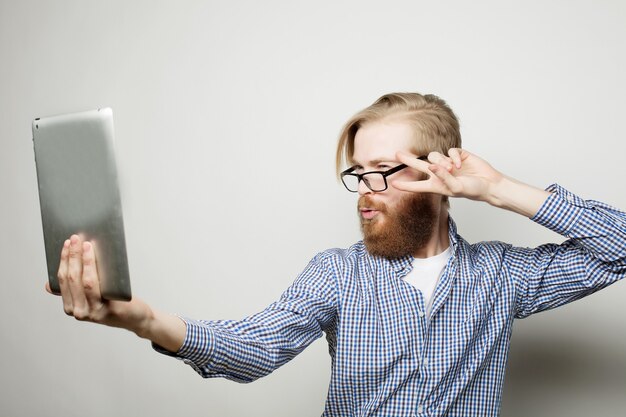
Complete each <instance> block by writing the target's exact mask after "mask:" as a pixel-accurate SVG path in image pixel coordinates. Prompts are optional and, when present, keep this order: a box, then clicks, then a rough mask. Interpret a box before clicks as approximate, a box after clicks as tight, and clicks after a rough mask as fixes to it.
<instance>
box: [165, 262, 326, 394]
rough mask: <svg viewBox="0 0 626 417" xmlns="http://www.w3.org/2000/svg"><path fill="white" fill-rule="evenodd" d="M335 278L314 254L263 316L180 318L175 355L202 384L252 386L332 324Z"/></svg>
mask: <svg viewBox="0 0 626 417" xmlns="http://www.w3.org/2000/svg"><path fill="white" fill-rule="evenodd" d="M335 279H336V274H335V273H334V271H333V270H331V268H330V267H329V266H328V264H327V262H325V256H324V254H319V255H318V256H316V257H315V258H314V259H313V260H311V262H310V263H309V264H308V266H307V267H306V269H305V270H304V271H303V272H302V273H301V274H300V275H299V276H298V278H297V279H296V281H295V282H294V283H293V284H292V285H291V287H289V288H288V289H287V290H286V291H285V292H284V293H283V294H282V296H281V297H280V299H279V300H278V301H277V302H275V303H273V304H271V305H270V306H268V307H267V308H266V309H265V310H263V311H262V312H260V313H257V314H255V315H252V316H249V317H246V318H244V319H243V320H238V321H235V320H215V321H204V320H191V319H186V318H183V320H184V321H185V323H186V325H187V333H186V336H185V341H184V343H183V346H182V347H181V348H180V350H179V351H178V352H176V353H175V354H173V353H169V352H167V351H165V350H163V349H162V348H160V347H159V346H156V345H153V347H154V348H155V349H156V350H157V351H158V352H160V353H163V354H166V355H170V356H174V357H177V358H179V359H181V360H182V361H183V362H185V363H187V364H188V365H190V366H191V367H192V368H193V369H194V370H195V371H196V372H198V373H199V374H200V375H201V376H203V377H204V378H214V377H222V378H226V379H230V380H233V381H236V382H252V381H254V380H255V379H258V378H260V377H262V376H265V375H267V374H269V373H271V372H272V371H274V370H275V369H276V368H278V367H280V366H281V365H283V364H285V363H286V362H288V361H289V360H291V359H292V358H293V357H295V356H296V355H297V354H298V353H300V352H301V351H302V350H304V348H306V347H307V346H308V345H309V344H311V343H312V342H313V341H314V340H316V339H317V338H319V337H320V336H321V335H322V332H323V331H324V330H325V329H327V328H328V327H329V326H332V325H333V324H334V320H335V314H336V298H337V297H336V285H335Z"/></svg>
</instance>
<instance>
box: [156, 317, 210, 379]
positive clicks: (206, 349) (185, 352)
mask: <svg viewBox="0 0 626 417" xmlns="http://www.w3.org/2000/svg"><path fill="white" fill-rule="evenodd" d="M180 319H181V320H182V321H184V322H185V324H186V327H187V331H186V334H185V341H184V342H183V345H182V346H181V348H180V349H179V350H178V352H175V353H174V352H170V351H168V350H166V349H164V348H162V347H161V346H159V345H157V344H155V343H153V344H152V348H153V349H154V350H156V351H157V352H159V353H161V354H163V355H167V356H171V357H174V358H177V359H180V360H182V361H183V362H184V363H186V364H188V365H190V366H191V367H193V368H194V369H195V370H196V371H197V372H200V368H202V367H204V366H205V365H206V364H207V363H208V362H209V360H210V358H211V355H212V354H213V349H214V346H215V337H214V335H213V330H212V329H211V328H210V327H209V326H207V325H206V324H205V323H202V322H200V321H196V320H191V319H187V318H185V317H180Z"/></svg>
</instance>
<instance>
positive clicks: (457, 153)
mask: <svg viewBox="0 0 626 417" xmlns="http://www.w3.org/2000/svg"><path fill="white" fill-rule="evenodd" d="M461 152H462V149H460V148H450V149H449V150H448V156H449V157H450V159H452V163H453V164H454V166H455V167H456V169H460V168H461V161H462V159H461Z"/></svg>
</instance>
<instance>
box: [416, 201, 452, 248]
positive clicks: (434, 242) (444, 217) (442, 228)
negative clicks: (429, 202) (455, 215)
mask: <svg viewBox="0 0 626 417" xmlns="http://www.w3.org/2000/svg"><path fill="white" fill-rule="evenodd" d="M436 222H437V227H436V229H435V232H434V233H433V234H432V236H431V237H430V239H429V240H428V242H427V243H426V245H424V246H423V247H421V248H419V249H418V250H417V251H416V252H415V253H414V254H413V257H414V258H430V257H431V256H435V255H439V254H440V253H441V252H443V251H445V250H446V249H448V247H449V246H450V238H449V236H448V207H447V206H446V205H445V204H442V205H441V208H440V210H439V214H438V215H437V219H436Z"/></svg>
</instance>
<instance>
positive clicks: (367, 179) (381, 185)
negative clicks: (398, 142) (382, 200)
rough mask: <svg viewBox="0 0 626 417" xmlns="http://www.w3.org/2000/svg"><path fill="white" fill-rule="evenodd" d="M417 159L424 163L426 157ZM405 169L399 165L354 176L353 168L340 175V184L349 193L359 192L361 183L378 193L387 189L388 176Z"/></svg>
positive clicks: (404, 166) (403, 165)
mask: <svg viewBox="0 0 626 417" xmlns="http://www.w3.org/2000/svg"><path fill="white" fill-rule="evenodd" d="M417 159H421V160H423V161H425V160H426V159H427V158H426V156H420V157H419V158H417ZM406 167H407V165H405V164H400V165H398V166H396V167H393V168H391V169H388V170H387V171H369V172H364V173H362V174H356V173H354V172H352V171H354V170H355V169H356V167H355V166H354V167H350V168H348V169H346V170H345V171H343V172H342V173H341V174H340V175H341V182H342V183H343V185H344V186H345V187H346V189H347V190H348V191H350V192H351V193H356V192H358V191H359V183H360V182H361V181H363V183H364V184H365V185H366V186H367V188H369V189H370V190H372V191H374V192H376V193H378V192H381V191H385V190H386V189H387V188H388V185H387V177H388V176H390V175H391V174H395V173H396V172H398V171H401V170H403V169H404V168H406Z"/></svg>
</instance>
